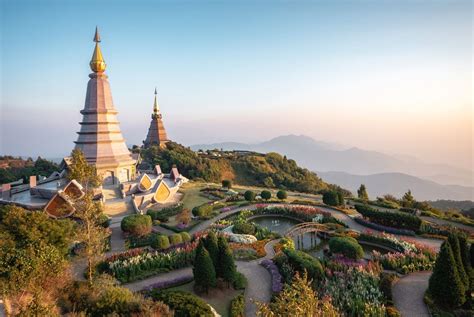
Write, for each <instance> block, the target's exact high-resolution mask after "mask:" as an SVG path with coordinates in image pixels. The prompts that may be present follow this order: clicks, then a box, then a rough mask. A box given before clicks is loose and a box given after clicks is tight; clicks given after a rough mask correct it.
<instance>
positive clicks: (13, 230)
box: [0, 206, 74, 316]
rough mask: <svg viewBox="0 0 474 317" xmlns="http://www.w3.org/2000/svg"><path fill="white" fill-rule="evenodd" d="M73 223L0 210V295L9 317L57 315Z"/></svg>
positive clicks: (67, 277)
mask: <svg viewBox="0 0 474 317" xmlns="http://www.w3.org/2000/svg"><path fill="white" fill-rule="evenodd" d="M73 236H74V223H73V222H72V221H70V220H68V219H64V220H53V219H50V218H49V217H48V216H47V215H46V214H45V213H41V212H30V211H27V210H25V209H23V208H20V207H15V206H6V207H0V294H1V296H2V297H3V299H4V302H5V308H6V310H7V313H8V315H17V314H18V313H20V312H21V314H23V315H25V316H56V315H59V312H58V310H57V308H56V299H57V298H58V296H59V294H60V293H61V291H62V289H63V288H64V287H65V286H66V285H67V284H68V283H69V282H70V280H71V276H70V273H69V272H70V270H69V263H68V262H67V256H68V253H69V245H70V244H71V242H72V241H73Z"/></svg>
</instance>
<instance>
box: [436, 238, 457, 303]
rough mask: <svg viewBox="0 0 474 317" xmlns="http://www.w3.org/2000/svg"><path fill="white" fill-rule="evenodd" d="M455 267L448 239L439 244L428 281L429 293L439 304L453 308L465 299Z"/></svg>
mask: <svg viewBox="0 0 474 317" xmlns="http://www.w3.org/2000/svg"><path fill="white" fill-rule="evenodd" d="M456 267H457V266H456V261H455V260H454V256H453V250H452V248H451V245H450V243H449V241H445V242H444V243H443V244H442V245H441V250H440V252H439V254H438V257H437V259H436V263H435V266H434V269H433V274H432V275H431V277H430V281H429V291H430V294H431V296H432V297H433V299H434V301H435V302H436V303H437V304H438V305H440V306H443V307H448V308H455V307H459V306H461V305H462V304H463V303H464V302H465V300H466V298H465V289H464V285H463V283H462V282H461V280H460V278H459V274H458V272H457V268H456Z"/></svg>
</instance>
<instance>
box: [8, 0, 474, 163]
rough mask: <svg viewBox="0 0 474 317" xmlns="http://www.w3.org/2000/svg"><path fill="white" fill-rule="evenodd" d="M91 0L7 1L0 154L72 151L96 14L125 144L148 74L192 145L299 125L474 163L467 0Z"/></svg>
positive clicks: (133, 135)
mask: <svg viewBox="0 0 474 317" xmlns="http://www.w3.org/2000/svg"><path fill="white" fill-rule="evenodd" d="M90 3H91V2H88V1H85V2H81V3H80V4H76V3H73V2H71V1H66V2H57V1H42V2H41V3H37V2H32V1H16V2H13V1H3V2H2V16H3V18H2V22H1V23H2V57H1V59H2V70H1V74H2V75H1V87H2V98H1V114H2V115H1V118H0V125H1V139H0V154H4V155H22V156H33V157H36V156H42V157H61V156H63V155H68V154H69V153H70V151H71V150H72V148H73V147H74V143H73V141H75V140H76V139H77V135H76V132H77V131H79V123H78V122H79V121H80V118H81V115H80V113H79V111H80V110H81V109H82V108H83V103H84V98H85V92H86V85H87V80H88V77H87V75H88V74H89V73H90V70H89V66H88V63H89V60H90V57H91V55H92V51H93V42H92V37H93V31H94V28H95V26H96V24H97V25H98V26H99V29H100V32H101V36H102V43H101V47H102V51H103V54H104V58H105V61H106V63H107V71H106V73H107V74H108V76H109V80H110V83H111V89H112V95H113V98H114V103H115V106H116V108H117V110H118V111H119V114H118V118H119V121H120V122H121V129H122V133H123V134H124V137H125V139H126V141H127V144H128V145H132V144H137V145H141V141H142V140H143V139H144V138H145V136H146V131H147V129H148V125H149V121H150V115H151V112H152V105H153V90H154V88H155V86H157V87H158V102H159V104H160V107H161V111H162V113H163V120H164V124H165V127H166V129H167V130H168V134H169V136H170V138H171V139H172V140H175V141H177V142H179V143H183V144H185V145H187V146H190V145H194V144H207V143H219V142H230V141H235V142H242V143H258V142H262V141H265V140H268V139H271V138H274V137H278V136H281V135H288V134H294V135H306V136H309V137H311V138H313V139H315V140H318V141H323V142H328V143H336V144H341V145H344V146H347V147H357V148H360V149H365V150H372V151H377V152H382V153H387V154H390V155H393V154H397V155H410V156H413V157H416V158H419V159H421V160H423V161H425V162H428V163H441V164H446V165H450V166H456V167H462V168H467V169H469V170H472V169H473V162H472V158H473V144H472V143H473V140H472V139H473V136H472V132H473V130H472V118H473V113H472V94H471V86H472V74H471V69H472V60H471V59H472V47H471V45H470V44H471V35H472V33H471V27H472V17H471V14H470V13H471V9H472V4H471V2H470V1H452V2H449V3H444V2H440V1H434V2H431V3H426V2H423V1H421V2H408V1H402V2H397V3H392V2H385V1H384V2H378V3H374V2H370V1H369V2H360V1H350V2H336V3H334V2H331V3H329V2H325V1H320V2H312V3H308V2H300V3H286V2H279V3H266V2H262V3H251V2H244V1H240V2H234V3H223V2H205V3H200V4H195V3H187V2H178V3H172V2H167V1H163V2H158V3H152V2H149V1H138V2H137V4H136V5H134V7H133V8H128V7H127V8H125V6H124V4H125V2H123V1H119V2H114V3H113V4H112V3H108V2H107V3H99V4H97V5H94V12H90V6H88V4H90ZM126 9H127V10H126ZM263 10H265V14H261V13H262V12H263ZM104 13H105V14H104ZM123 21H127V23H123ZM281 21H285V23H281ZM215 25H219V26H220V27H219V28H216V27H215ZM137 56H139V57H140V58H137ZM375 92H377V94H375ZM282 118H284V120H282ZM18 127H20V129H19V128H18ZM33 131H34V133H32V132H33ZM374 132H376V133H374ZM45 140H46V141H45ZM50 140H53V141H50Z"/></svg>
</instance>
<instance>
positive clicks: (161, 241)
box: [151, 235, 170, 250]
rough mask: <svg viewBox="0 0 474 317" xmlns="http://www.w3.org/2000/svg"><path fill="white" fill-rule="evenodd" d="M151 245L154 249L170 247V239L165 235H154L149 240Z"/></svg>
mask: <svg viewBox="0 0 474 317" xmlns="http://www.w3.org/2000/svg"><path fill="white" fill-rule="evenodd" d="M151 247H152V248H153V249H156V250H166V249H168V248H169V247H170V240H169V238H168V237H167V236H165V235H156V236H155V238H154V239H153V241H152V242H151Z"/></svg>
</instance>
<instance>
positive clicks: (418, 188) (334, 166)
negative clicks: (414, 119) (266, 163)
mask: <svg viewBox="0 0 474 317" xmlns="http://www.w3.org/2000/svg"><path fill="white" fill-rule="evenodd" d="M191 149H193V150H199V149H202V150H212V149H223V150H248V151H255V152H261V153H268V152H277V153H280V154H282V155H286V156H287V157H288V158H291V159H294V160H295V161H296V162H297V163H298V164H299V165H301V166H304V167H306V168H308V169H310V170H312V171H315V172H317V173H318V174H319V175H320V176H321V177H322V178H323V179H324V180H325V181H327V182H330V183H334V184H338V185H340V186H342V187H344V188H347V189H349V190H351V191H353V192H355V191H356V190H357V188H358V186H359V185H360V184H365V185H366V186H367V187H368V191H369V194H370V195H372V196H377V195H382V194H386V193H390V194H393V195H396V196H401V195H402V194H403V193H404V192H406V191H407V190H408V189H411V190H412V192H413V193H414V195H415V197H416V198H417V199H420V200H436V199H452V200H474V171H471V170H467V169H463V168H459V167H454V166H450V165H446V164H431V163H427V162H424V161H422V160H419V159H417V158H414V157H410V156H401V155H390V154H385V153H381V152H376V151H369V150H364V149H359V148H356V147H349V148H348V147H344V146H342V145H338V144H332V143H327V142H322V141H317V140H314V139H312V138H311V137H308V136H304V135H299V136H297V135H286V136H279V137H276V138H273V139H271V140H268V141H265V142H261V143H255V144H246V143H238V142H223V143H214V144H197V145H192V146H191Z"/></svg>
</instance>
